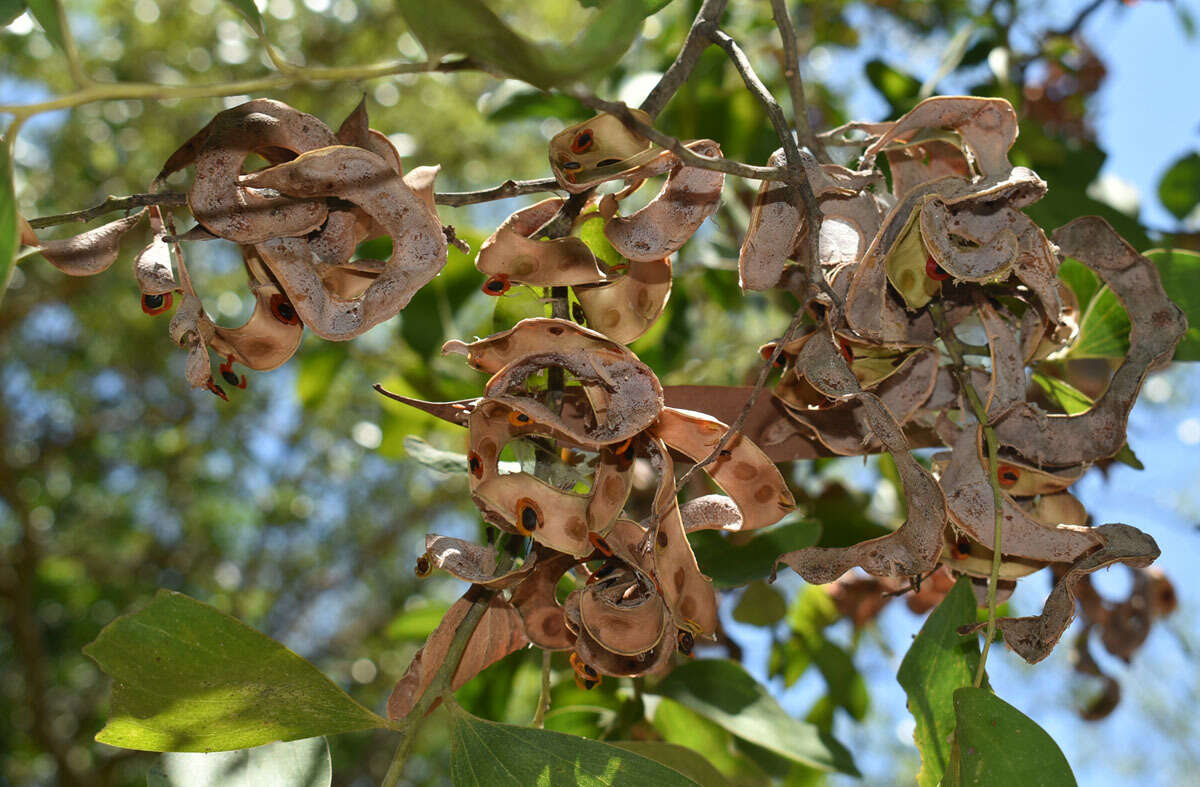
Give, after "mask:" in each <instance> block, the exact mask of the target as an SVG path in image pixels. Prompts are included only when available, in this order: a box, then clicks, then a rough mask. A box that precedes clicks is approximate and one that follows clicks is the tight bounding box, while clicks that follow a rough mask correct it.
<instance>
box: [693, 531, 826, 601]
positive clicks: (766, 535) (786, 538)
mask: <svg viewBox="0 0 1200 787" xmlns="http://www.w3.org/2000/svg"><path fill="white" fill-rule="evenodd" d="M820 532H821V528H820V527H819V526H818V525H817V524H816V523H815V522H808V521H801V522H791V523H788V524H783V525H774V526H772V527H770V528H767V529H764V530H760V531H758V532H757V533H755V534H754V535H752V536H751V537H750V539H749V540H748V541H745V542H742V543H739V542H738V541H734V540H732V539H729V538H727V537H725V536H722V535H720V534H719V533H717V532H715V531H712V530H699V531H697V532H695V533H691V534H689V535H688V541H690V542H691V544H692V551H693V552H695V553H696V561H697V562H698V563H699V564H700V570H701V571H703V572H704V573H705V574H707V575H708V576H710V577H712V581H713V583H714V584H715V585H716V586H717V587H721V588H728V587H736V586H738V585H745V584H746V583H747V582H753V581H754V580H756V579H765V578H766V577H769V576H771V574H773V573H774V571H775V558H777V557H779V555H780V554H782V553H783V552H791V551H792V550H795V549H804V548H805V547H810V546H812V545H813V544H815V543H816V542H817V538H818V537H819V535H820ZM739 541H740V539H739Z"/></svg>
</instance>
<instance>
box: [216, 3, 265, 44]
mask: <svg viewBox="0 0 1200 787" xmlns="http://www.w3.org/2000/svg"><path fill="white" fill-rule="evenodd" d="M225 2H226V3H229V4H230V5H231V6H233V7H234V8H235V9H236V10H237V12H238V13H239V14H241V15H242V17H243V18H244V19H245V20H246V23H247V24H249V25H250V27H251V29H252V30H254V32H255V33H257V34H258V35H260V36H264V35H266V28H265V27H263V20H262V15H261V14H259V13H258V6H256V5H255V4H254V0H225Z"/></svg>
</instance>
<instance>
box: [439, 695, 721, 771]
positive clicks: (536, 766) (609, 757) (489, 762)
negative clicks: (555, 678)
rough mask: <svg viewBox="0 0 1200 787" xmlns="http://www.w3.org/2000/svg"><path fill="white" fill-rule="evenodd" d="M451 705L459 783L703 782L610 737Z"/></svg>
mask: <svg viewBox="0 0 1200 787" xmlns="http://www.w3.org/2000/svg"><path fill="white" fill-rule="evenodd" d="M450 707H451V714H452V718H451V728H450V775H451V777H452V778H453V780H454V784H455V787H475V786H476V785H477V786H478V787H509V786H510V785H511V787H529V785H538V787H555V785H562V786H563V787H567V785H570V786H571V787H574V786H575V785H579V787H605V786H606V785H618V784H653V785H655V787H695V785H696V784H697V782H695V781H692V780H691V779H689V778H687V777H686V776H684V775H683V774H681V773H679V772H678V771H676V770H673V769H671V768H668V767H667V766H666V765H662V764H661V763H658V762H655V761H654V760H651V759H647V758H646V757H643V756H641V755H640V754H635V753H633V752H630V751H626V750H624V749H621V748H618V747H616V746H610V745H609V744H607V743H600V742H599V741H593V740H589V739H587V738H579V737H576V736H574V735H564V734H563V733H561V732H551V731H549V730H538V729H533V728H531V727H517V726H514V725H512V724H500V723H497V722H494V721H486V720H484V719H480V718H478V717H475V716H472V715H471V714H469V713H467V712H466V711H464V710H462V708H459V707H457V706H453V705H451V706H450Z"/></svg>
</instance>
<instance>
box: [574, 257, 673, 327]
mask: <svg viewBox="0 0 1200 787" xmlns="http://www.w3.org/2000/svg"><path fill="white" fill-rule="evenodd" d="M670 296H671V260H670V258H667V259H662V260H653V261H651V262H630V263H629V264H628V266H627V267H626V269H625V272H624V274H623V275H621V276H619V277H617V278H616V279H614V280H612V281H609V282H608V283H606V284H599V285H596V286H591V287H577V288H575V297H576V298H578V299H579V304H580V306H582V307H583V313H584V315H585V316H586V318H587V322H588V325H590V326H592V327H593V328H594V329H595V330H597V331H599V332H600V333H603V334H604V335H605V336H607V337H608V338H609V339H612V340H613V341H614V342H617V343H618V344H630V343H631V342H633V341H636V340H637V339H639V338H641V337H642V335H643V334H645V333H646V331H648V330H650V327H651V326H652V325H654V323H655V322H656V321H657V320H658V318H659V317H660V316H662V312H663V309H664V308H666V305H667V299H668V298H669V297H670Z"/></svg>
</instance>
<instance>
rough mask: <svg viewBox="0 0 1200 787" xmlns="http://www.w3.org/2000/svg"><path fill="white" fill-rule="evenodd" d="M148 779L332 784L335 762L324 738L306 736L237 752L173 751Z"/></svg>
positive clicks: (182, 783) (222, 786) (256, 786)
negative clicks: (200, 752) (331, 758)
mask: <svg viewBox="0 0 1200 787" xmlns="http://www.w3.org/2000/svg"><path fill="white" fill-rule="evenodd" d="M146 781H147V784H148V787H260V785H264V784H286V785H288V787H329V785H330V784H332V783H333V765H332V764H331V762H330V760H329V744H328V743H326V741H325V739H324V738H304V739H301V740H298V741H290V742H288V743H268V744H267V745H266V746H256V747H255V748H253V749H239V750H237V751H227V752H210V753H207V754H196V753H190V752H189V753H184V752H171V753H168V754H164V755H163V757H162V762H160V763H159V764H158V765H155V766H154V767H152V768H151V769H150V772H149V773H148V774H147V778H146Z"/></svg>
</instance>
